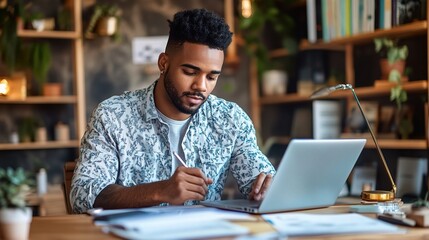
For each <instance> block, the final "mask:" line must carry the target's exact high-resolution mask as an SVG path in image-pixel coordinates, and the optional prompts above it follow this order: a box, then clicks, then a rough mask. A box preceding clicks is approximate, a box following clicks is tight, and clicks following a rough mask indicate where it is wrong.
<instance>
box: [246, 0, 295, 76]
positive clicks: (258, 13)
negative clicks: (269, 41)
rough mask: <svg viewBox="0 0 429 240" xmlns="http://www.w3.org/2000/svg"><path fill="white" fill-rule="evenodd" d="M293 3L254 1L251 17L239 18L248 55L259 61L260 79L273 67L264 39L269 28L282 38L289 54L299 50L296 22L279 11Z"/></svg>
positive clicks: (269, 0) (268, 0) (270, 0)
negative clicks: (294, 28) (294, 36)
mask: <svg viewBox="0 0 429 240" xmlns="http://www.w3.org/2000/svg"><path fill="white" fill-rule="evenodd" d="M292 2H294V0H290V1H283V2H279V1H276V0H266V1H261V0H259V1H253V2H252V4H251V9H252V13H251V15H250V16H240V17H239V27H240V29H241V35H242V38H243V40H244V45H245V48H246V50H247V53H248V54H249V55H250V56H251V57H253V58H255V59H256V61H257V62H256V64H257V69H258V75H259V79H261V77H262V74H263V73H264V72H265V71H266V70H267V69H269V68H270V66H271V65H272V63H271V61H270V58H269V55H268V49H267V47H266V43H265V42H264V41H263V39H262V38H263V36H264V33H265V30H266V28H267V27H271V28H272V29H273V30H274V32H276V33H277V34H278V36H280V37H281V42H282V45H283V47H284V48H286V49H287V51H288V53H295V52H296V51H297V49H298V47H297V43H296V41H295V39H294V38H293V36H292V30H293V27H294V20H293V18H292V17H291V16H289V15H288V14H285V12H283V11H281V10H280V9H279V6H280V5H281V4H284V5H283V6H281V7H287V4H290V3H292Z"/></svg>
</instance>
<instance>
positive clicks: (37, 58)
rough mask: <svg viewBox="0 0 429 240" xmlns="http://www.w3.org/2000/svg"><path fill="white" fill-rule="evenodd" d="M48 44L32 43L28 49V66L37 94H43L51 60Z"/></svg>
mask: <svg viewBox="0 0 429 240" xmlns="http://www.w3.org/2000/svg"><path fill="white" fill-rule="evenodd" d="M51 55H52V52H51V47H50V45H49V43H48V42H34V43H33V44H32V45H31V48H30V66H31V69H32V73H33V77H34V80H35V81H36V82H37V87H38V94H39V95H40V94H42V93H43V87H44V85H45V83H46V78H47V75H48V71H49V68H50V67H51V61H52V60H51V58H52V56H51Z"/></svg>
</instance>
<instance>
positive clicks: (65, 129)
mask: <svg viewBox="0 0 429 240" xmlns="http://www.w3.org/2000/svg"><path fill="white" fill-rule="evenodd" d="M55 140H57V141H68V140H70V129H69V126H68V125H67V124H65V123H63V122H58V123H57V124H56V125H55Z"/></svg>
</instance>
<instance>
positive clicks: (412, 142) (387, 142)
mask: <svg viewBox="0 0 429 240" xmlns="http://www.w3.org/2000/svg"><path fill="white" fill-rule="evenodd" d="M356 138H359V137H356ZM291 139H292V138H291V137H274V136H273V137H271V138H270V141H272V142H274V143H275V144H282V145H288V144H289V142H290V140H291ZM345 139H350V138H345ZM377 141H378V145H379V146H380V147H381V148H382V149H398V150H399V149H413V150H426V149H427V143H426V140H425V139H409V140H402V139H377ZM266 142H268V140H267V141H266ZM365 148H369V149H373V148H375V144H374V142H373V140H372V138H370V139H367V142H366V145H365Z"/></svg>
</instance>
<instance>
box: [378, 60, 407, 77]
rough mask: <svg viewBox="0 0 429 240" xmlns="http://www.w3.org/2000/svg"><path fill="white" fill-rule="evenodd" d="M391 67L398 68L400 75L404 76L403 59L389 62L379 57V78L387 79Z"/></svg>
mask: <svg viewBox="0 0 429 240" xmlns="http://www.w3.org/2000/svg"><path fill="white" fill-rule="evenodd" d="M393 69H396V70H398V72H399V73H400V74H401V76H404V71H405V61H404V60H399V61H395V62H393V63H389V61H388V60H387V59H385V58H384V59H380V71H381V79H385V80H388V79H389V74H390V71H392V70H393Z"/></svg>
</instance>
